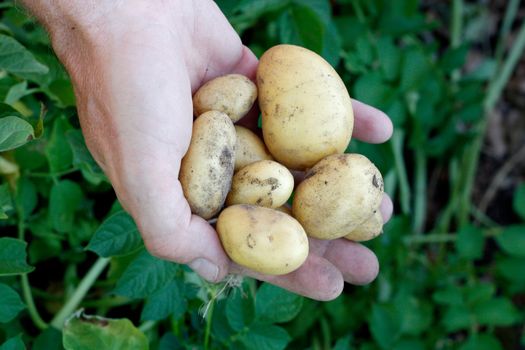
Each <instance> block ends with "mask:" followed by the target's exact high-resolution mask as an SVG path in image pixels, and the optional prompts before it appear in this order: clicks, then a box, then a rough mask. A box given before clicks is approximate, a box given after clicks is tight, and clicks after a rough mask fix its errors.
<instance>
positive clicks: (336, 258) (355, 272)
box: [324, 238, 379, 285]
mask: <svg viewBox="0 0 525 350" xmlns="http://www.w3.org/2000/svg"><path fill="white" fill-rule="evenodd" d="M324 257H325V258H326V259H327V260H328V261H330V262H331V263H332V264H334V266H335V267H337V268H338V269H339V271H341V274H342V275H343V278H344V280H345V281H346V282H348V283H351V284H355V285H364V284H368V283H370V282H372V281H373V280H374V279H375V278H376V277H377V274H378V273H379V262H378V261H377V257H376V256H375V254H374V253H373V252H372V251H371V250H370V249H368V248H367V247H365V246H363V245H361V244H359V243H356V242H352V241H349V240H347V239H344V238H340V239H337V240H333V241H330V243H329V244H328V246H327V247H326V251H325V253H324Z"/></svg>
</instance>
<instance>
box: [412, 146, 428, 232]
mask: <svg viewBox="0 0 525 350" xmlns="http://www.w3.org/2000/svg"><path fill="white" fill-rule="evenodd" d="M414 160H415V167H416V169H415V183H416V184H415V196H414V221H413V230H414V232H415V233H416V234H421V233H422V232H423V229H424V226H425V221H426V215H427V158H426V156H425V153H424V152H423V150H422V149H421V148H417V149H416V150H415V151H414Z"/></svg>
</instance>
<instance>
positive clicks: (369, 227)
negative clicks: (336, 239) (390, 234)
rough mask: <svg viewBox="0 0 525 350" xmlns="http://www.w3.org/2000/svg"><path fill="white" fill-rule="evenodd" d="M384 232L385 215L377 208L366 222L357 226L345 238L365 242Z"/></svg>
mask: <svg viewBox="0 0 525 350" xmlns="http://www.w3.org/2000/svg"><path fill="white" fill-rule="evenodd" d="M382 232H383V216H382V215H381V212H380V211H379V210H377V211H376V212H375V213H374V214H373V215H372V216H371V217H369V218H368V219H367V220H366V221H365V222H364V223H362V224H361V225H359V226H357V228H356V229H354V230H353V231H352V232H350V233H349V234H347V235H346V236H345V238H346V239H349V240H351V241H354V242H364V241H369V240H371V239H372V238H375V237H377V236H379V235H380V234H381V233H382Z"/></svg>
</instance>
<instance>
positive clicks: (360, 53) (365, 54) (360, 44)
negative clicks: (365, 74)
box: [355, 36, 374, 65]
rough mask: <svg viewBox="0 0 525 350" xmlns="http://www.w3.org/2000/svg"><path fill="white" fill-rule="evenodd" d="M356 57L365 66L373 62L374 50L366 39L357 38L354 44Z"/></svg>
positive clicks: (363, 37)
mask: <svg viewBox="0 0 525 350" xmlns="http://www.w3.org/2000/svg"><path fill="white" fill-rule="evenodd" d="M355 50H356V53H357V57H358V58H359V59H360V60H361V62H363V63H364V64H366V65H371V64H372V63H373V62H372V61H373V60H374V48H373V47H372V44H371V43H370V40H368V38H367V37H365V36H362V37H359V38H357V40H356V43H355Z"/></svg>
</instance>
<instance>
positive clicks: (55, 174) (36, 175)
mask: <svg viewBox="0 0 525 350" xmlns="http://www.w3.org/2000/svg"><path fill="white" fill-rule="evenodd" d="M75 171H78V168H70V169H66V170H63V171H60V172H56V173H42V172H32V173H29V176H31V177H50V178H53V177H61V176H64V175H69V174H71V173H74V172H75Z"/></svg>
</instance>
